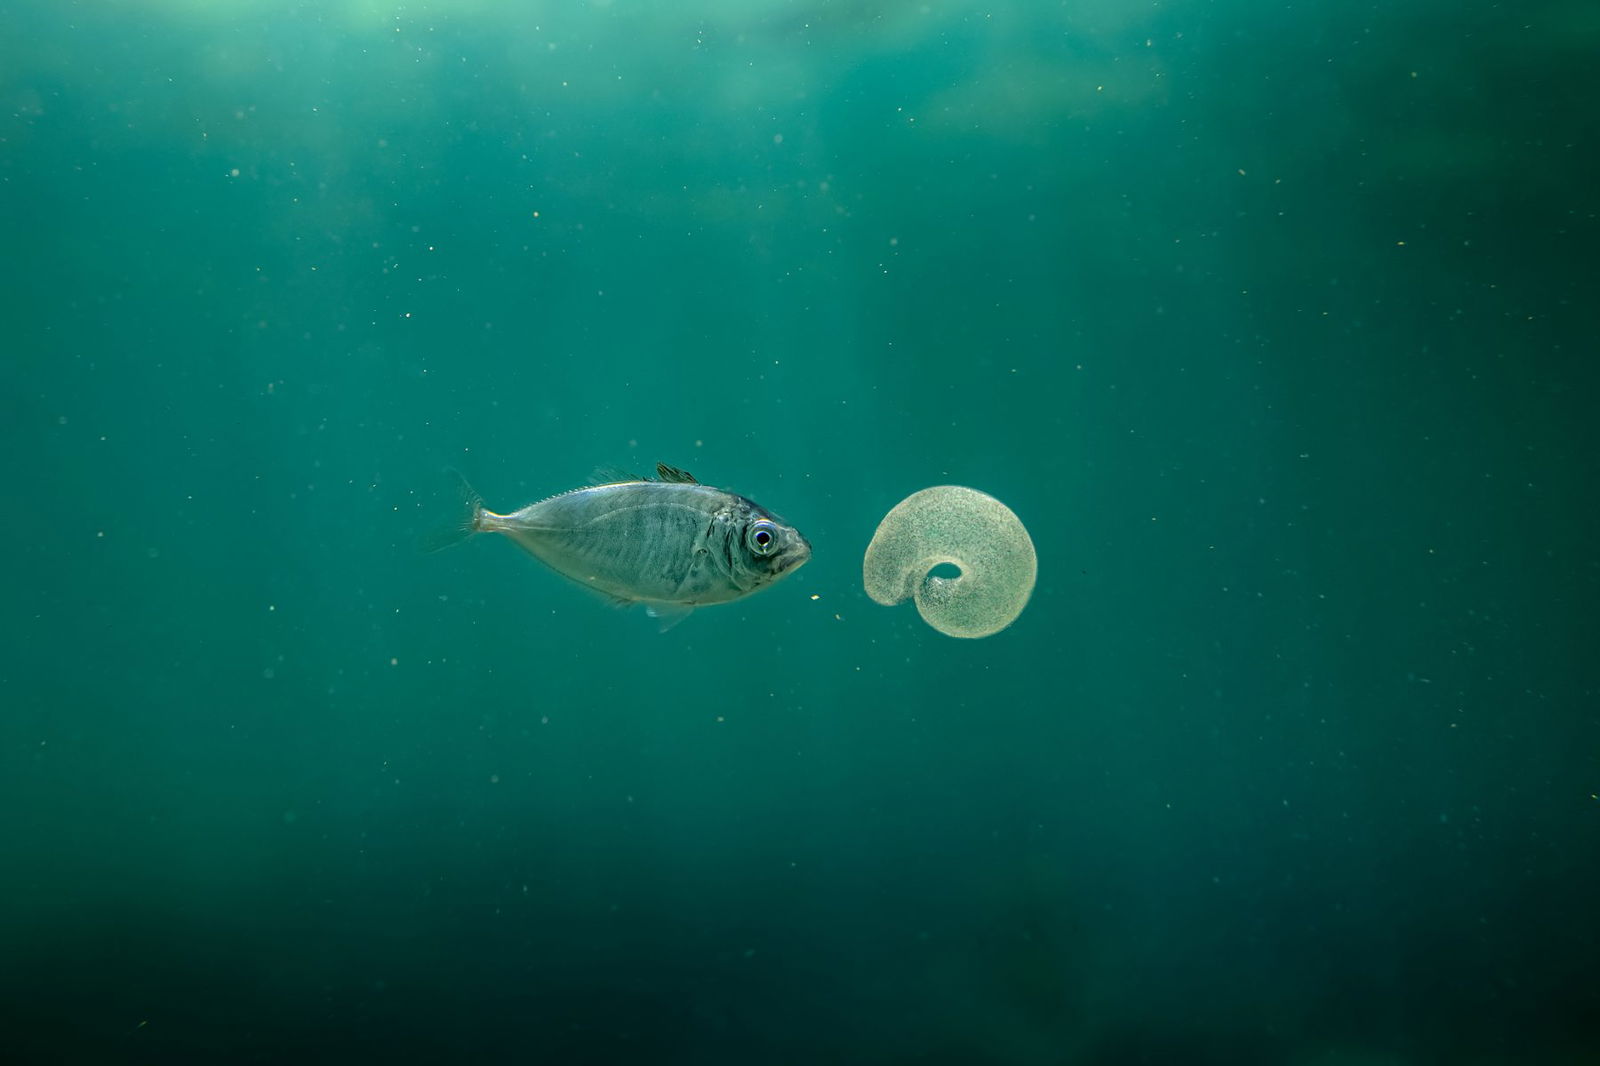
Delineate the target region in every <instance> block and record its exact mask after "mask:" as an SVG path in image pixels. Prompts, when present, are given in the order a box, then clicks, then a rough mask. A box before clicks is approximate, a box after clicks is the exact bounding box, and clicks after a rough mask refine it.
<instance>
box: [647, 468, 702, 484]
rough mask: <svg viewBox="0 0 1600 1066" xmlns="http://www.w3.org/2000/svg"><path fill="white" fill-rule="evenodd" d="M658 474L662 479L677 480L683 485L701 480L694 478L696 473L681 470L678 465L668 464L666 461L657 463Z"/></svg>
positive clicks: (676, 481)
mask: <svg viewBox="0 0 1600 1066" xmlns="http://www.w3.org/2000/svg"><path fill="white" fill-rule="evenodd" d="M656 476H657V477H659V478H660V479H661V480H662V481H668V482H675V483H677V484H681V485H698V484H700V482H698V481H696V480H695V479H694V475H693V474H691V473H689V471H687V470H679V469H678V468H677V467H675V466H668V465H667V464H666V463H657V464H656Z"/></svg>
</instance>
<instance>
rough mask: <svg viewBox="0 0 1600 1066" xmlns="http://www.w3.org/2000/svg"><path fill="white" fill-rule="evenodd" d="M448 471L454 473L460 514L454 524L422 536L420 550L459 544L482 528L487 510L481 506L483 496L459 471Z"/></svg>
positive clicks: (438, 548) (434, 550) (432, 550)
mask: <svg viewBox="0 0 1600 1066" xmlns="http://www.w3.org/2000/svg"><path fill="white" fill-rule="evenodd" d="M450 473H451V474H453V475H455V479H456V490H457V492H458V494H459V495H460V497H461V507H460V515H459V517H458V518H457V519H456V523H455V524H454V525H452V526H446V527H445V528H443V529H437V530H434V531H433V532H432V533H429V534H428V535H427V536H425V537H423V538H422V550H423V551H426V552H436V551H443V550H444V549H446V548H449V547H451V546H453V545H456V544H460V543H461V542H462V541H464V540H466V539H467V538H468V537H470V536H472V535H473V534H474V533H478V532H481V531H482V530H483V528H484V525H483V516H484V515H485V514H486V513H487V512H486V511H485V510H484V508H483V497H482V496H479V495H478V492H477V490H476V489H474V488H473V487H472V485H471V484H470V483H468V481H467V479H466V478H465V477H463V476H462V475H461V471H459V470H455V469H452V470H451V471H450Z"/></svg>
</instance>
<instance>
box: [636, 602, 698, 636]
mask: <svg viewBox="0 0 1600 1066" xmlns="http://www.w3.org/2000/svg"><path fill="white" fill-rule="evenodd" d="M644 613H645V614H647V615H649V616H650V617H651V618H654V619H656V620H657V621H659V622H660V623H661V629H660V632H662V633H665V632H666V631H667V630H669V629H671V628H672V627H673V626H675V625H677V624H678V623H679V622H681V621H683V620H684V619H685V618H688V617H689V616H690V615H691V614H693V613H694V608H693V607H686V606H684V605H683V604H681V603H649V604H646V605H645V608H644Z"/></svg>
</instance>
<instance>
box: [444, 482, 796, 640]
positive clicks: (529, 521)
mask: <svg viewBox="0 0 1600 1066" xmlns="http://www.w3.org/2000/svg"><path fill="white" fill-rule="evenodd" d="M656 469H657V472H658V475H659V479H658V480H653V479H645V478H632V479H626V480H614V481H609V482H608V483H606V484H602V485H591V486H588V487H586V488H581V489H573V490H572V491H571V492H564V493H562V494H560V495H559V496H552V497H550V498H549V499H545V500H540V501H539V502H537V503H532V504H529V505H528V506H526V507H523V508H521V509H520V510H517V511H513V512H511V513H510V514H497V513H495V512H494V511H490V510H488V509H487V508H485V507H484V506H483V503H482V501H481V500H479V499H478V498H477V496H476V494H471V495H470V497H469V500H468V506H469V508H470V514H469V516H468V517H467V519H466V521H465V522H464V523H463V527H462V530H461V532H462V533H464V534H466V535H469V536H470V535H471V534H473V533H500V534H503V535H505V536H506V537H509V538H510V539H511V540H512V541H513V542H515V543H516V544H517V546H518V547H520V548H522V549H523V550H524V551H526V552H528V554H530V555H532V556H533V557H534V558H536V559H538V560H539V561H540V562H543V563H545V564H546V565H547V566H549V567H550V568H551V569H553V570H555V571H556V572H557V573H560V574H562V575H563V576H565V577H567V578H569V579H570V580H572V581H574V582H576V583H578V584H580V585H583V586H584V587H585V588H589V589H592V590H594V591H595V592H598V593H600V594H602V595H604V596H606V597H608V598H609V599H611V600H613V601H614V602H617V603H621V604H633V603H642V604H645V605H646V607H647V608H649V609H650V613H651V614H654V615H657V616H660V617H662V618H664V619H667V621H668V624H671V623H672V622H675V621H677V620H678V619H680V618H681V617H682V616H683V615H685V614H687V613H688V611H690V610H693V609H694V608H695V607H702V606H707V605H710V604H716V603H727V602H729V601H731V600H736V599H740V598H742V597H744V596H748V595H750V594H751V593H752V592H757V591H759V590H760V589H762V588H765V587H766V586H768V585H770V584H772V583H773V582H775V581H777V580H778V579H779V578H782V577H783V576H784V575H786V574H788V573H790V572H791V571H793V570H795V569H797V568H799V567H800V566H802V565H804V564H805V562H806V561H807V560H808V559H809V558H810V557H811V545H810V544H809V543H808V542H807V541H806V539H805V537H803V536H801V535H800V532H799V531H798V530H796V529H795V528H794V527H792V526H790V525H788V524H786V523H784V522H783V521H782V520H780V519H778V518H777V517H775V516H774V515H772V514H771V513H770V512H768V511H767V510H766V509H764V508H763V507H761V506H760V505H758V504H756V503H755V502H753V501H751V500H749V499H746V498H745V497H743V496H739V495H736V494H735V493H731V492H726V491H724V490H722V489H718V488H713V487H711V486H710V485H701V484H700V483H698V482H697V481H695V480H694V478H693V477H691V476H690V475H689V474H687V473H684V472H683V471H681V470H677V469H675V468H673V467H670V466H666V465H664V464H663V465H660V466H657V468H656ZM469 491H470V490H469Z"/></svg>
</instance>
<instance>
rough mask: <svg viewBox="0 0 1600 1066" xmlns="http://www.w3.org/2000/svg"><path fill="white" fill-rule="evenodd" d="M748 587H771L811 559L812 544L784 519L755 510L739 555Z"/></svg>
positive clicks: (745, 528) (750, 517)
mask: <svg viewBox="0 0 1600 1066" xmlns="http://www.w3.org/2000/svg"><path fill="white" fill-rule="evenodd" d="M737 558H738V565H739V569H741V570H743V571H744V575H743V576H744V577H745V578H746V580H747V581H748V587H750V588H752V589H755V588H759V587H761V586H763V585H770V584H771V583H772V582H774V581H776V580H778V579H779V578H780V577H782V576H784V575H785V574H787V573H789V572H790V571H791V570H798V569H799V568H800V567H802V566H804V565H805V563H806V560H808V559H810V558H811V542H810V541H808V540H806V538H805V537H804V536H802V535H801V533H800V531H799V530H798V529H796V528H794V527H793V526H791V525H789V524H788V523H787V522H785V521H783V520H782V519H780V518H778V517H776V516H774V515H771V514H768V513H767V512H765V511H761V510H759V509H753V511H752V513H751V514H750V515H749V516H748V518H747V519H746V521H745V522H744V528H743V529H742V530H741V532H740V536H739V552H738V555H737Z"/></svg>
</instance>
